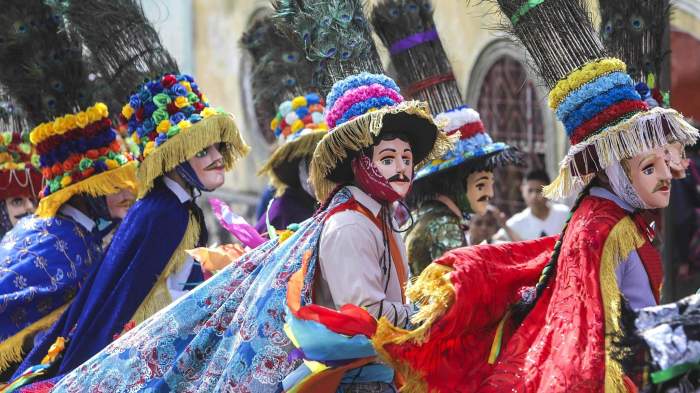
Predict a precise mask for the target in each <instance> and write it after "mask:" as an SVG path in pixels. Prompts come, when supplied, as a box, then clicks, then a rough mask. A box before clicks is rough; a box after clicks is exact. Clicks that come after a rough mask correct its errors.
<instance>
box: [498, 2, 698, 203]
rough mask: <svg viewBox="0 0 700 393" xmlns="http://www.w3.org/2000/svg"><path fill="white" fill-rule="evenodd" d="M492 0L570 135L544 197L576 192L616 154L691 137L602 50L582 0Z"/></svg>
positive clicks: (684, 124) (692, 135)
mask: <svg viewBox="0 0 700 393" xmlns="http://www.w3.org/2000/svg"><path fill="white" fill-rule="evenodd" d="M497 2H498V4H499V6H500V8H501V10H502V11H503V12H504V13H505V15H506V16H507V17H508V18H509V19H510V21H511V24H512V30H513V33H514V34H515V35H516V36H517V37H518V38H519V39H520V41H521V42H522V43H523V44H524V45H525V47H526V48H527V49H528V51H529V52H530V54H531V55H532V58H533V60H534V62H535V65H536V67H537V69H538V71H539V74H540V75H541V76H542V79H543V80H544V82H545V83H546V84H547V85H548V86H549V87H550V88H551V92H550V94H549V106H550V107H551V108H552V109H553V110H554V111H555V112H556V114H557V117H558V118H559V120H561V121H562V123H564V127H565V129H566V133H567V136H568V137H569V140H570V142H571V148H570V149H569V152H568V154H567V155H566V157H565V158H564V160H563V161H562V163H561V165H560V168H559V176H558V177H557V178H556V179H555V180H554V181H553V182H552V184H550V185H549V186H547V187H545V189H544V192H545V194H546V195H547V196H548V197H551V198H561V197H566V196H568V195H571V194H572V193H575V192H579V191H580V190H581V189H582V188H583V187H584V186H585V185H587V184H588V183H589V182H590V181H591V180H592V179H593V177H594V176H595V174H596V173H597V172H599V171H601V170H603V169H605V168H606V167H608V166H609V165H610V164H611V163H613V162H615V161H620V160H622V159H625V158H630V157H632V156H634V155H636V154H639V153H641V152H643V151H646V150H650V149H652V148H654V147H656V146H661V145H664V144H667V143H669V142H672V141H678V142H681V143H683V144H689V143H693V141H695V140H696V139H697V137H698V131H697V130H696V129H695V128H693V127H692V126H691V125H690V124H688V123H687V122H686V121H685V120H684V119H683V117H682V116H681V115H680V114H679V113H678V112H676V111H674V110H673V109H665V108H653V109H649V107H648V105H647V104H646V103H645V102H644V101H643V100H642V99H641V97H640V96H639V94H638V93H637V91H636V90H635V85H634V82H633V80H632V78H630V76H629V75H628V74H627V72H626V71H627V67H626V65H625V63H624V62H623V61H621V60H619V59H616V58H611V57H608V56H607V54H606V51H605V49H604V47H603V44H602V43H601V41H600V39H599V37H598V35H597V33H596V32H595V29H594V28H593V26H592V24H591V22H590V20H589V18H588V15H587V12H586V7H585V4H584V3H583V2H582V1H581V0H573V1H569V0H566V1H564V0H556V1H547V2H533V1H529V2H522V1H520V0H497Z"/></svg>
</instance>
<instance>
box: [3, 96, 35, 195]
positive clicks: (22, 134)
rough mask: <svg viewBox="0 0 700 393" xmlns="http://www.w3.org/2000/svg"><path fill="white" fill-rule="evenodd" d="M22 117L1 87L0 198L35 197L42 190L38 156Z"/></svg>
mask: <svg viewBox="0 0 700 393" xmlns="http://www.w3.org/2000/svg"><path fill="white" fill-rule="evenodd" d="M24 116H25V115H24V113H23V111H22V110H21V109H20V108H19V107H18V106H17V105H16V104H15V103H14V102H13V101H12V99H11V98H10V97H9V96H7V95H6V94H5V92H4V91H2V90H1V88H0V199H5V198H13V197H30V198H37V197H38V195H39V192H40V191H41V172H40V171H39V168H38V167H39V157H38V156H37V155H36V153H35V151H34V148H33V146H32V145H31V143H30V142H29V124H28V123H27V121H26V119H25V118H24Z"/></svg>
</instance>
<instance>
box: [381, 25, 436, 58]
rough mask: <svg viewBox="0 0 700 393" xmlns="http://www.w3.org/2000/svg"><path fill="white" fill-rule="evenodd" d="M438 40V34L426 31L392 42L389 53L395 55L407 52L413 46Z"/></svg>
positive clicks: (432, 30)
mask: <svg viewBox="0 0 700 393" xmlns="http://www.w3.org/2000/svg"><path fill="white" fill-rule="evenodd" d="M437 39H438V33H437V30H435V29H430V30H427V31H422V32H420V33H416V34H413V35H409V36H408V37H406V38H404V39H401V40H398V41H396V42H394V43H393V44H392V45H391V47H390V48H389V53H391V54H392V55H396V54H398V53H401V52H403V51H406V50H409V49H411V48H413V47H414V46H418V45H420V44H422V43H424V42H429V41H436V40H437Z"/></svg>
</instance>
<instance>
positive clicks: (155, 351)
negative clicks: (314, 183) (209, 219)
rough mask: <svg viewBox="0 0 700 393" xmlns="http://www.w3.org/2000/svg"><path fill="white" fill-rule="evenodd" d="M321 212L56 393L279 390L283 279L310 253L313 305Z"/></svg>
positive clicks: (346, 195) (122, 342)
mask: <svg viewBox="0 0 700 393" xmlns="http://www.w3.org/2000/svg"><path fill="white" fill-rule="evenodd" d="M350 197H351V194H350V192H349V191H348V190H347V189H342V190H341V191H340V192H338V193H337V194H336V195H335V196H334V197H333V200H332V201H331V203H330V205H329V206H328V208H327V209H325V210H323V211H321V212H319V213H317V214H316V215H315V216H313V217H311V218H310V219H308V220H306V221H305V222H303V223H302V224H301V226H300V228H299V230H298V231H297V232H296V233H294V235H292V237H290V238H289V239H288V240H287V241H286V242H284V243H282V244H279V243H278V241H277V240H272V241H268V242H267V243H264V244H262V245H261V246H259V247H258V248H256V249H255V250H253V251H251V252H250V253H248V254H246V255H244V256H243V257H241V259H239V260H238V261H237V262H236V263H235V264H232V265H229V266H228V267H227V268H225V269H224V270H222V271H221V272H219V273H218V274H216V275H215V276H214V277H212V278H211V279H209V280H208V281H207V282H206V283H204V284H203V285H201V286H199V287H198V288H196V289H195V290H193V291H192V292H190V293H189V294H188V295H187V296H184V297H182V298H180V299H178V300H177V301H176V302H175V303H173V304H171V305H170V306H168V307H166V308H165V309H163V310H161V311H160V312H158V313H157V314H155V315H153V316H152V317H151V318H149V319H147V320H146V321H144V322H143V323H142V324H141V325H139V326H137V327H136V328H135V329H133V330H131V331H129V332H128V333H126V334H124V335H123V336H122V337H121V338H120V339H118V340H117V341H115V342H113V343H112V344H110V345H109V346H107V347H106V348H105V349H104V350H103V351H101V352H99V353H98V354H97V355H95V356H94V357H93V358H91V359H90V360H88V361H87V362H85V363H83V364H82V365H81V366H80V367H78V368H77V369H75V370H74V371H72V372H71V373H69V374H67V375H66V376H65V377H64V378H63V379H62V380H61V381H60V382H59V383H58V384H57V385H56V387H55V388H54V390H53V391H54V392H135V391H178V392H194V391H212V392H279V391H281V389H282V388H281V384H280V382H281V381H282V379H283V378H284V377H285V376H286V375H287V374H289V373H290V372H292V371H293V370H294V369H295V368H296V367H297V366H298V361H295V360H290V359H289V358H288V354H289V352H290V351H291V350H292V349H293V346H292V344H291V342H290V341H289V339H288V338H287V336H286V335H285V333H284V331H283V324H284V311H285V309H284V307H285V304H286V292H287V281H288V280H289V277H290V276H291V274H292V273H294V272H295V271H297V270H298V269H299V268H300V267H301V260H302V257H303V255H304V254H305V253H306V252H307V251H309V252H311V253H312V256H311V259H310V260H309V268H308V272H307V275H306V277H305V280H304V282H305V285H304V290H303V291H302V304H308V303H310V302H311V297H310V296H311V280H312V279H313V276H314V272H315V270H316V262H317V255H318V254H317V245H318V240H319V237H320V234H321V231H322V229H323V222H324V220H325V218H326V217H327V216H328V215H329V214H330V213H331V212H332V211H334V209H335V208H337V207H338V206H339V205H341V204H343V203H345V202H347V201H348V200H349V199H350Z"/></svg>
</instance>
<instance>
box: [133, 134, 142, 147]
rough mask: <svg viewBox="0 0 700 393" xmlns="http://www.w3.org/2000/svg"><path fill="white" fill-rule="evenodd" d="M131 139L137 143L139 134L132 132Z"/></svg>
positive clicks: (139, 139) (139, 140)
mask: <svg viewBox="0 0 700 393" xmlns="http://www.w3.org/2000/svg"><path fill="white" fill-rule="evenodd" d="M131 141H132V142H134V143H135V144H137V145H138V144H139V143H141V138H139V135H138V134H137V133H133V134H132V135H131Z"/></svg>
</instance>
